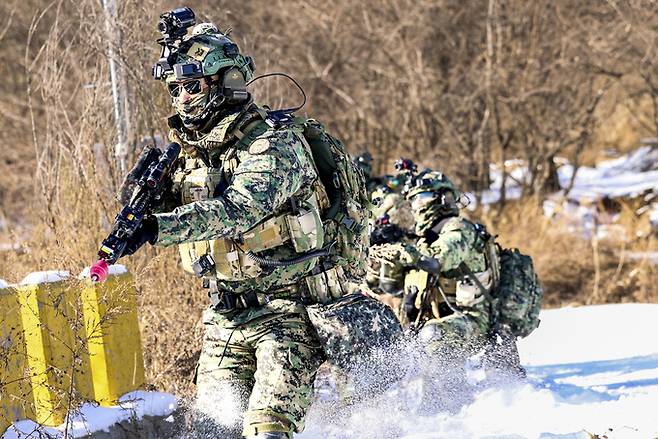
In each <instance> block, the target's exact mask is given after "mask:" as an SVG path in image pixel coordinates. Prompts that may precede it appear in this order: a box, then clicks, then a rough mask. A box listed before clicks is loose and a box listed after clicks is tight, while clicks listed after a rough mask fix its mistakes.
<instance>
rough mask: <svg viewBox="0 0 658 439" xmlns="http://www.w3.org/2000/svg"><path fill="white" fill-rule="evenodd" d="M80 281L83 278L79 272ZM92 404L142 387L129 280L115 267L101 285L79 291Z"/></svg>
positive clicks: (134, 304)
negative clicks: (90, 376) (80, 293)
mask: <svg viewBox="0 0 658 439" xmlns="http://www.w3.org/2000/svg"><path fill="white" fill-rule="evenodd" d="M81 277H87V278H88V276H85V272H83V274H82V276H81ZM82 302H83V310H84V327H85V331H86V338H87V340H88V352H89V360H88V361H89V363H90V366H91V374H92V381H93V388H94V400H96V401H98V402H99V403H100V404H101V405H103V406H110V405H114V404H116V402H117V399H118V398H119V397H120V396H121V395H123V394H125V393H127V392H130V391H132V390H136V389H138V388H140V387H142V386H143V385H144V359H143V356H142V344H141V338H140V335H139V322H138V319H137V300H136V291H135V286H134V283H133V278H132V276H131V275H130V274H129V273H128V272H127V271H126V270H125V268H123V266H120V265H117V266H112V267H111V268H110V275H109V276H108V279H107V280H106V281H105V282H103V283H96V284H95V283H92V282H91V281H88V280H87V281H85V284H84V286H83V289H82Z"/></svg>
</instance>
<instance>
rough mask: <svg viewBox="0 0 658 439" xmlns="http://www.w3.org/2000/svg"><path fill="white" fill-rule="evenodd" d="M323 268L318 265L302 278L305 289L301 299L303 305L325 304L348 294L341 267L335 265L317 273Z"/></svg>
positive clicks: (345, 278)
mask: <svg viewBox="0 0 658 439" xmlns="http://www.w3.org/2000/svg"><path fill="white" fill-rule="evenodd" d="M323 268H324V267H323V265H322V264H320V265H319V266H318V267H316V269H314V270H313V271H312V272H311V274H310V275H309V276H306V277H305V278H304V281H305V282H306V288H307V291H306V292H305V294H304V297H303V298H302V300H303V301H304V303H308V304H313V303H319V304H327V303H331V302H333V301H334V300H336V299H339V298H341V297H343V296H345V295H347V294H349V293H350V291H349V289H350V288H348V282H347V277H346V276H345V272H344V271H343V267H342V266H340V265H337V266H334V267H331V268H328V269H326V270H324V271H319V272H318V270H322V269H323Z"/></svg>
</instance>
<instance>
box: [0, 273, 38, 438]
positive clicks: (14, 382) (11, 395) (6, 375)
mask: <svg viewBox="0 0 658 439" xmlns="http://www.w3.org/2000/svg"><path fill="white" fill-rule="evenodd" d="M0 283H1V284H2V285H0V433H2V432H3V431H5V429H6V428H7V427H8V426H9V425H11V424H12V423H13V422H15V421H17V420H19V419H25V418H29V417H32V416H34V412H33V410H32V405H31V404H30V400H31V398H32V394H31V386H30V379H29V373H27V369H26V365H25V362H26V361H25V360H26V351H25V338H24V337H23V323H22V322H21V314H20V309H19V305H18V296H17V294H16V289H15V288H13V287H10V286H8V285H5V284H4V282H2V281H0Z"/></svg>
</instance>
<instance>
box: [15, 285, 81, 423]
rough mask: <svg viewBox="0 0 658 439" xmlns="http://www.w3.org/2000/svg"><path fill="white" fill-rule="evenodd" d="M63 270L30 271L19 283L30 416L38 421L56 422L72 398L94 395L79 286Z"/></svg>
mask: <svg viewBox="0 0 658 439" xmlns="http://www.w3.org/2000/svg"><path fill="white" fill-rule="evenodd" d="M67 276H68V273H66V272H43V273H32V274H30V275H28V276H27V277H26V278H25V279H24V280H23V282H22V283H21V285H20V286H19V287H18V293H19V294H18V298H19V303H20V310H21V321H22V324H23V331H24V334H25V341H26V343H25V345H26V353H27V355H26V365H27V369H28V370H29V371H30V379H31V384H32V395H33V400H34V412H35V413H34V416H33V417H32V419H33V420H34V421H36V422H38V423H39V424H42V425H48V426H52V425H59V424H61V423H62V422H63V421H64V419H65V416H66V413H67V411H68V410H69V409H70V408H71V405H72V404H73V403H74V399H75V397H76V396H77V397H80V398H82V399H90V398H91V397H92V395H93V390H92V389H93V388H92V385H91V380H90V374H89V372H88V363H87V362H86V361H85V360H86V355H85V351H86V347H85V345H84V340H83V339H82V337H80V334H81V333H82V332H83V331H82V328H83V327H84V322H83V316H82V312H81V306H80V301H79V296H80V295H79V285H78V283H77V282H71V281H67V280H66V277H67Z"/></svg>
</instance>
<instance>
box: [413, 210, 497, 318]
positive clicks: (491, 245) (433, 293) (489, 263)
mask: <svg viewBox="0 0 658 439" xmlns="http://www.w3.org/2000/svg"><path fill="white" fill-rule="evenodd" d="M450 219H452V218H447V219H446V220H443V221H441V222H440V223H439V224H437V225H436V226H435V227H434V228H433V229H432V230H433V231H434V232H435V234H436V235H439V234H440V233H441V229H442V228H443V226H445V224H446V223H447V222H448V221H449V220H450ZM478 226H479V224H476V225H475V227H476V233H477V241H476V242H475V243H474V245H475V246H476V247H477V248H476V250H477V251H478V252H480V253H482V254H483V257H484V260H485V265H486V269H485V270H483V271H480V272H475V273H472V274H473V276H474V277H475V278H476V279H477V280H475V279H472V278H471V276H469V274H468V273H466V272H464V268H461V269H457V270H453V271H454V272H451V273H448V274H447V275H445V276H440V277H439V279H438V286H437V287H432V285H429V283H428V281H429V276H428V274H427V273H425V272H422V271H417V270H412V271H410V272H409V273H408V274H407V275H406V276H405V292H407V291H409V290H415V291H418V294H417V296H416V307H417V308H418V309H421V307H422V305H423V300H424V298H425V297H427V296H424V293H425V294H429V300H426V299H425V301H424V303H425V305H426V306H429V308H430V310H431V314H432V316H433V318H442V317H446V315H445V313H442V312H441V307H440V304H441V303H445V302H446V301H447V302H448V305H456V306H457V307H458V308H459V309H462V310H467V309H469V308H473V307H475V306H477V305H479V304H480V303H482V302H483V301H484V300H485V299H486V295H488V294H489V293H490V292H492V291H493V290H494V289H495V288H496V286H497V285H498V281H499V278H500V274H499V273H500V260H499V256H498V251H497V248H496V245H495V242H494V239H493V238H492V237H491V236H490V235H489V234H488V233H486V230H485V229H484V228H483V227H482V226H479V227H478ZM419 242H422V241H419ZM427 244H428V245H429V244H431V243H427ZM465 268H466V269H468V268H467V267H465ZM439 288H440V290H439ZM483 288H484V291H483Z"/></svg>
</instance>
